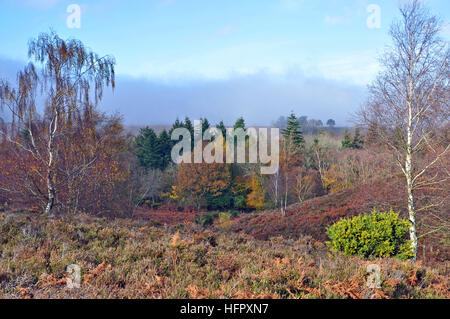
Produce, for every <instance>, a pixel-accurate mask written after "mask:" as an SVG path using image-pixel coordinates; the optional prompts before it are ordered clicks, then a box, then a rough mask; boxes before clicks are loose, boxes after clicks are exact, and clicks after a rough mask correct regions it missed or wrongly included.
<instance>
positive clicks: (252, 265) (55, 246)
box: [0, 211, 450, 299]
mask: <svg viewBox="0 0 450 319" xmlns="http://www.w3.org/2000/svg"><path fill="white" fill-rule="evenodd" d="M0 227H1V233H0V242H1V246H0V247H1V248H0V249H1V251H0V253H1V256H2V258H0V298H187V297H189V298H355V299H359V298H449V297H450V296H449V276H448V267H446V266H445V264H437V265H436V266H434V268H432V267H425V266H422V265H421V263H416V264H414V263H411V262H402V261H399V260H395V259H382V260H374V261H365V260H361V259H359V258H356V257H348V256H343V255H341V254H334V255H332V254H330V253H329V250H328V249H327V248H326V247H325V246H324V245H323V244H322V243H320V242H316V241H314V240H312V239H311V238H308V237H299V238H298V239H296V240H292V239H290V240H287V239H283V238H282V237H272V238H271V239H270V240H268V241H261V240H255V239H254V238H252V237H251V236H248V235H244V234H236V233H232V232H229V231H227V230H226V229H222V228H216V230H215V231H214V232H212V231H204V230H202V229H201V228H199V227H197V226H196V225H193V224H180V225H178V226H176V227H174V226H171V227H167V226H166V227H154V226H150V224H149V223H148V222H144V221H140V222H139V221H130V220H125V219H122V220H119V219H116V220H114V221H110V220H107V219H99V218H93V217H88V216H85V215H81V216H78V217H73V216H61V217H60V218H58V219H48V218H46V217H44V216H43V215H40V214H36V213H30V212H27V211H22V212H19V211H17V212H5V213H2V214H1V215H0ZM373 263H375V264H377V265H379V266H380V268H381V273H380V279H381V288H379V289H378V288H369V286H368V285H367V280H368V272H367V266H368V265H369V264H373ZM73 264H75V265H77V266H79V267H80V269H81V281H80V287H79V288H73V289H70V288H68V287H67V282H68V274H67V273H66V269H67V268H66V267H67V266H68V265H73Z"/></svg>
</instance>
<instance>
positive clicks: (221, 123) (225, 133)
mask: <svg viewBox="0 0 450 319" xmlns="http://www.w3.org/2000/svg"><path fill="white" fill-rule="evenodd" d="M217 128H218V129H219V130H220V131H221V132H222V136H223V138H224V139H225V138H226V136H227V128H226V127H225V124H223V121H220V123H219V125H217Z"/></svg>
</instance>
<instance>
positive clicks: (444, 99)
mask: <svg viewBox="0 0 450 319" xmlns="http://www.w3.org/2000/svg"><path fill="white" fill-rule="evenodd" d="M400 13H401V19H400V20H399V21H397V22H394V23H393V24H392V26H391V29H390V35H391V37H392V41H393V46H392V48H390V49H389V50H388V51H387V52H386V53H385V55H384V56H383V57H382V58H381V59H380V62H381V65H382V67H383V69H382V71H381V73H380V74H379V76H378V77H377V79H376V80H375V81H374V83H373V84H372V85H371V86H370V87H369V99H368V103H367V104H366V105H365V106H364V107H363V108H362V110H361V111H360V112H359V114H358V118H359V120H361V122H362V124H365V125H367V126H370V125H372V126H374V125H376V127H378V128H379V131H378V134H379V137H380V140H381V141H383V143H384V144H385V145H387V146H388V147H389V148H390V149H391V150H392V151H393V154H394V157H395V160H396V162H397V164H398V166H399V167H400V169H401V171H402V172H403V174H404V176H405V181H406V191H407V203H408V214H409V221H410V223H411V227H410V239H411V241H412V246H413V249H414V251H415V252H416V255H417V229H416V213H417V212H418V211H419V210H418V209H417V208H416V203H415V196H414V193H415V190H417V189H418V188H419V187H422V186H424V185H433V184H436V183H442V182H446V181H448V179H449V174H448V171H445V172H443V174H435V175H434V174H432V175H431V176H430V174H428V172H429V171H430V170H431V168H433V167H435V166H436V165H437V164H439V163H440V161H441V160H442V159H443V158H444V157H445V156H446V155H447V154H448V150H449V147H450V146H449V143H448V139H445V138H440V136H439V132H445V130H448V118H449V104H448V101H449V97H450V96H449V95H450V94H449V73H450V72H449V46H448V42H446V41H444V40H442V39H441V38H440V37H439V31H440V28H441V24H440V22H439V19H438V18H437V17H435V16H433V15H431V14H430V13H429V11H428V10H427V9H426V8H425V7H424V6H423V5H422V4H421V3H420V2H419V1H418V0H412V1H410V2H408V3H407V4H405V5H404V6H402V7H401V8H400ZM443 135H445V134H443ZM424 154H427V156H425V155H424ZM430 155H432V156H430Z"/></svg>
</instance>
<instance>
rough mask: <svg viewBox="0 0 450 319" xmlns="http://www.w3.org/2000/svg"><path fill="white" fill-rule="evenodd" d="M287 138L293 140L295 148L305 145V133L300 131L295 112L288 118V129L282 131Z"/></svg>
mask: <svg viewBox="0 0 450 319" xmlns="http://www.w3.org/2000/svg"><path fill="white" fill-rule="evenodd" d="M281 133H282V134H283V136H284V137H285V138H291V139H292V142H293V143H294V145H295V146H301V145H303V144H304V142H305V140H304V139H303V133H302V131H301V130H300V123H299V120H298V119H297V117H296V116H295V114H294V112H292V113H291V115H289V117H288V118H287V127H286V128H285V129H284V130H282V131H281Z"/></svg>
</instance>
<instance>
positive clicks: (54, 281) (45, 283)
mask: <svg viewBox="0 0 450 319" xmlns="http://www.w3.org/2000/svg"><path fill="white" fill-rule="evenodd" d="M66 282H67V279H66V278H60V279H58V278H56V277H55V276H54V275H53V274H42V275H41V277H39V283H38V285H39V287H41V288H48V287H55V286H63V285H65V284H66Z"/></svg>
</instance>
